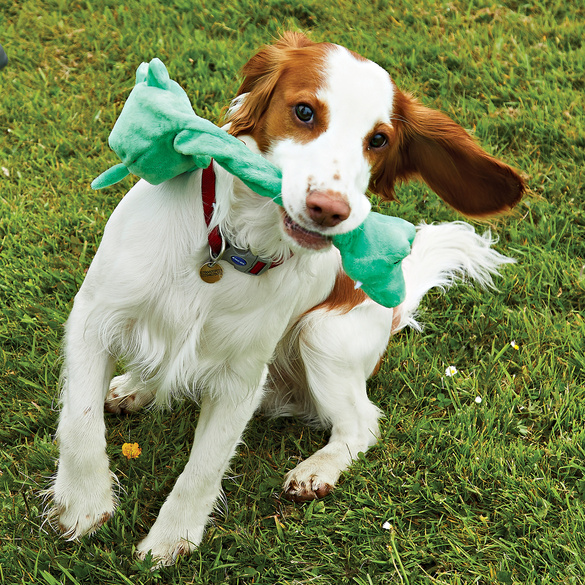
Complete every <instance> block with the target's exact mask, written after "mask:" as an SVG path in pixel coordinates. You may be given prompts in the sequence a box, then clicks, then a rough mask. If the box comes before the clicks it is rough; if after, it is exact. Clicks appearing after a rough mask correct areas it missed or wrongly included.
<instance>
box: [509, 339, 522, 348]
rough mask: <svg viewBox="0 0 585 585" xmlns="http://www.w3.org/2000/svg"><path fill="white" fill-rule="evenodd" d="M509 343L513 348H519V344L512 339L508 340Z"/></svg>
mask: <svg viewBox="0 0 585 585" xmlns="http://www.w3.org/2000/svg"><path fill="white" fill-rule="evenodd" d="M510 345H511V346H512V347H513V348H514V349H515V350H519V349H520V346H519V345H518V344H517V343H516V342H515V341H514V340H513V339H512V341H510Z"/></svg>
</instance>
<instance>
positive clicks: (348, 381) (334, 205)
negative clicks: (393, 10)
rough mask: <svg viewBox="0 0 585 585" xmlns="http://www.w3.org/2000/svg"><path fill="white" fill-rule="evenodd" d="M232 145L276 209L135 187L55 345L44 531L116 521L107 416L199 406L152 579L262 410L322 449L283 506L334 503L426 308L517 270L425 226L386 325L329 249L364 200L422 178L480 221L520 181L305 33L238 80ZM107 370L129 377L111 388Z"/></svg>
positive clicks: (188, 187) (365, 65) (360, 214)
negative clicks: (379, 377) (375, 391)
mask: <svg viewBox="0 0 585 585" xmlns="http://www.w3.org/2000/svg"><path fill="white" fill-rule="evenodd" d="M226 129H227V130H228V131H229V132H230V133H231V134H233V135H234V136H237V137H238V138H240V139H241V140H242V141H244V142H245V144H246V145H247V146H248V147H249V148H250V149H251V150H253V151H255V152H257V153H260V154H262V155H263V156H265V157H266V158H267V159H269V160H270V161H272V162H273V163H274V164H276V165H277V166H278V167H279V168H280V169H282V176H283V180H282V198H283V201H284V208H280V207H278V206H277V205H276V204H275V203H274V202H272V201H270V200H268V199H266V198H264V197H260V196H259V195H257V194H255V193H253V192H252V191H251V190H249V189H248V188H247V187H245V186H244V185H243V183H241V182H240V181H239V180H238V179H236V178H234V177H233V176H231V175H229V174H228V173H227V172H226V171H225V170H223V169H222V168H221V167H219V166H218V165H216V164H212V167H211V168H210V169H207V170H205V171H195V172H192V173H186V174H183V175H180V176H178V177H176V178H174V179H172V180H170V181H167V182H165V183H163V184H161V185H158V186H153V185H150V184H148V183H147V182H146V181H144V180H141V181H139V182H138V183H137V184H136V185H135V186H134V187H133V188H132V189H131V190H130V191H129V192H128V194H127V195H126V196H125V197H124V198H123V199H122V201H121V202H120V204H119V205H118V206H117V208H116V209H115V211H114V212H113V214H112V216H111V218H110V219H109V221H108V223H107V226H106V228H105V231H104V236H103V240H102V242H101V245H100V246H99V249H98V251H97V253H96V255H95V258H94V260H93V262H92V264H91V266H90V268H89V270H88V272H87V275H86V277H85V280H84V283H83V285H82V286H81V288H80V290H79V292H78V294H77V295H76V297H75V302H74V305H73V308H72V311H71V314H70V316H69V318H68V320H67V323H66V327H65V340H64V370H63V387H62V398H61V402H62V407H61V413H60V420H59V424H58V429H57V438H58V442H59V449H60V456H59V464H58V471H57V475H56V477H55V480H54V484H53V486H52V488H51V491H52V502H53V503H52V506H51V516H52V518H54V519H55V520H56V522H57V523H58V524H59V527H60V530H61V531H62V532H63V534H64V535H65V536H66V537H68V538H71V539H75V538H78V537H80V536H82V535H84V534H87V533H91V532H93V531H95V530H96V529H98V528H99V527H100V526H101V525H102V524H103V523H104V522H106V521H107V520H108V519H109V518H110V517H111V516H112V514H113V513H114V509H115V497H114V495H113V490H112V482H113V477H112V475H111V473H110V471H109V464H108V458H107V456H106V450H105V448H106V427H105V422H104V414H103V411H104V403H105V407H106V410H109V411H111V412H136V411H139V410H140V409H141V408H144V407H145V406H147V405H151V404H158V405H163V406H164V405H168V404H169V403H171V402H172V400H173V399H174V398H177V397H188V398H192V399H193V400H196V401H198V402H199V403H200V406H201V411H200V415H199V421H198V424H197V427H196V431H195V438H194V444H193V449H192V452H191V454H190V457H189V460H188V462H187V464H186V466H185V469H184V471H183V472H182V473H181V475H180V476H179V478H178V479H177V481H176V484H175V486H174V488H173V490H172V491H171V493H170V494H169V496H168V497H167V499H166V501H165V503H164V505H163V506H162V508H161V510H160V513H159V515H158V518H157V520H156V521H155V523H154V525H153V526H152V528H151V530H150V532H149V534H148V535H147V536H146V537H145V538H144V539H143V540H142V542H140V543H139V545H138V548H137V554H138V555H139V556H140V557H142V558H144V557H145V556H146V555H147V554H148V553H149V552H150V553H151V554H152V557H153V559H155V561H156V562H157V563H159V564H161V565H168V564H172V563H173V562H174V561H175V559H176V557H177V555H181V554H187V553H189V552H191V551H192V550H193V549H194V548H195V547H196V546H197V545H198V544H199V543H200V542H201V539H202V537H203V533H204V529H205V526H206V523H207V522H208V518H209V514H210V512H211V510H212V508H213V506H214V504H215V503H216V500H217V498H218V496H219V494H220V491H221V481H222V477H223V475H224V473H225V471H226V469H227V467H228V464H229V461H230V459H231V457H232V456H233V454H234V452H235V450H236V448H237V445H238V443H239V441H240V440H241V436H242V433H243V432H244V429H245V427H246V425H247V423H248V421H249V420H250V418H251V417H252V415H253V414H254V413H255V412H256V411H257V410H259V409H263V410H265V411H266V412H268V413H269V414H272V415H277V416H278V415H280V416H282V415H294V416H299V417H303V418H304V419H306V420H307V421H309V422H311V423H313V424H320V425H323V426H326V427H329V428H330V429H331V435H330V439H329V442H328V443H327V445H326V446H325V447H323V448H322V449H320V450H318V451H317V452H316V453H315V454H313V455H312V456H311V457H309V458H308V459H306V460H305V461H303V462H301V463H300V464H299V465H298V466H297V467H296V468H295V469H293V470H292V471H290V472H289V473H288V474H287V475H286V477H285V480H284V487H283V491H284V495H285V496H287V497H288V498H290V499H293V500H297V501H303V500H311V499H314V498H321V497H323V496H325V495H326V494H328V493H329V492H330V491H331V490H332V489H333V487H334V486H335V484H336V482H337V480H338V478H339V476H340V474H341V473H342V472H343V470H345V469H346V468H347V467H348V466H349V465H350V464H351V462H352V461H353V460H354V459H355V458H356V456H357V454H358V453H359V452H364V451H366V450H367V449H368V448H369V447H370V446H371V445H373V444H374V443H375V442H376V440H377V438H378V435H379V431H378V419H379V418H380V415H381V412H380V410H379V409H378V408H377V407H376V406H375V405H374V404H372V403H371V402H370V400H369V399H368V397H367V394H366V380H367V379H368V378H369V377H370V376H371V375H373V374H374V373H375V372H376V371H377V368H378V365H379V362H380V360H381V358H382V356H383V355H384V353H385V351H386V348H387V345H388V340H389V338H390V336H391V335H392V334H394V333H396V332H397V331H399V330H401V329H402V328H404V327H406V326H414V327H417V322H416V310H417V307H418V305H419V302H420V300H421V298H422V297H423V295H424V294H425V293H426V292H427V291H428V290H429V289H430V288H432V287H436V286H444V285H447V284H449V283H450V282H451V281H452V280H453V279H455V278H457V277H459V276H463V277H468V278H470V279H472V280H475V281H476V282H478V283H479V284H480V285H483V286H489V285H490V284H491V282H492V276H493V275H494V274H496V273H497V271H498V269H499V268H500V267H501V266H502V265H503V264H505V263H507V262H510V261H511V260H509V259H508V258H506V257H504V256H502V255H500V254H499V253H497V252H496V251H495V250H493V249H492V247H491V244H492V243H493V242H492V240H491V238H490V235H489V233H486V234H484V235H483V236H480V235H478V234H476V233H475V231H474V230H473V228H472V227H471V226H469V225H467V224H464V223H462V222H452V223H447V224H441V225H422V226H419V227H418V228H417V235H416V238H415V240H414V243H413V246H412V252H411V254H410V256H408V257H407V258H406V259H405V260H404V262H403V272H404V277H405V281H406V299H405V300H404V302H403V303H402V304H401V305H400V306H398V307H396V308H394V309H391V308H385V307H382V306H380V305H378V304H376V303H375V302H373V301H372V300H370V299H369V298H368V297H367V296H366V295H365V293H363V292H362V291H361V289H360V288H359V287H356V283H354V282H352V281H351V280H350V279H349V277H347V276H346V275H345V273H344V272H343V270H342V268H341V261H340V257H339V253H338V251H337V250H336V249H335V248H334V247H332V245H331V236H332V235H334V234H340V233H345V232H348V231H350V230H353V229H355V228H357V227H358V226H359V225H360V224H361V223H362V222H363V220H364V219H365V217H366V215H367V214H368V213H369V211H370V207H371V205H370V202H369V200H368V198H367V196H366V195H365V193H366V192H367V191H368V189H369V191H371V192H372V193H375V194H378V195H379V196H380V197H381V198H383V199H386V200H391V199H393V196H394V187H395V185H396V184H397V183H398V182H401V181H405V180H407V179H409V178H412V177H419V178H421V179H422V180H423V181H425V182H426V183H427V184H428V185H429V186H430V187H431V188H432V189H433V190H434V191H435V192H436V193H437V194H438V195H439V196H440V197H441V198H442V199H443V200H445V201H446V202H447V203H448V204H450V205H451V206H452V207H454V208H455V209H456V210H458V211H460V212H461V213H463V214H464V215H467V216H473V217H482V216H486V215H490V214H496V213H501V212H504V211H506V210H508V209H510V208H511V207H513V206H514V205H515V204H516V203H517V202H518V201H519V200H520V198H521V197H522V194H523V190H524V183H523V180H522V178H521V177H520V175H519V174H518V173H517V172H516V171H515V170H513V169H512V168H511V167H509V166H508V165H506V164H504V163H503V162H501V161H499V160H497V159H495V158H494V157H492V156H490V155H489V154H487V153H486V152H485V151H484V150H482V149H481V148H480V147H479V146H478V144H477V143H476V142H475V140H473V139H472V138H471V137H470V136H469V134H468V133H467V132H466V131H465V130H464V129H463V128H461V127H460V126H459V125H457V124H456V123H455V122H453V121H452V120H451V119H449V118H448V117H447V116H445V115H444V114H441V113H439V112H437V111H435V110H432V109H429V108H426V107H424V106H423V105H421V104H420V103H419V102H418V101H416V100H415V99H414V98H413V97H412V96H410V95H408V94H406V93H404V92H402V91H401V90H399V89H398V88H397V86H396V85H395V83H394V82H393V81H392V80H391V78H390V77H389V75H388V73H387V72H386V71H385V70H384V69H382V68H381V67H379V66H378V65H376V64H375V63H373V62H371V61H369V60H367V59H365V58H363V57H361V56H359V55H357V54H356V53H353V52H352V51H350V50H348V49H345V48H343V47H341V46H338V45H333V44H329V43H315V42H312V41H311V40H309V39H308V38H307V37H305V36H304V35H302V34H300V33H286V34H285V35H283V36H282V37H281V38H280V39H279V40H278V41H277V42H275V43H274V44H272V45H269V46H266V47H264V48H262V49H261V50H260V51H259V52H258V53H257V54H256V55H255V56H253V57H252V59H251V60H250V61H249V62H248V63H247V65H245V67H244V70H243V83H242V85H241V87H240V90H239V92H238V95H237V97H236V98H235V99H234V101H233V102H232V105H231V108H230V109H229V110H228V112H227V114H226ZM209 182H211V184H212V187H211V189H212V191H213V193H212V195H211V196H210V195H209V194H208V192H209V189H208V188H207V187H206V185H207V184H208V183H209ZM206 197H207V198H209V197H211V198H212V200H211V201H209V199H208V200H207V203H206V205H207V206H208V208H209V209H211V210H212V212H211V213H208V214H206V213H205V211H204V204H203V203H202V198H203V199H204V198H206ZM209 206H210V207H209ZM216 228H217V229H216ZM212 233H215V234H216V235H217V234H218V233H219V244H220V245H221V248H222V249H223V252H224V254H223V256H220V254H221V253H222V250H219V251H218V250H215V249H214V246H213V245H212V244H211V243H210V242H211V236H210V234H212ZM225 248H227V249H228V250H230V254H231V255H232V256H234V257H236V258H239V260H238V261H235V263H234V261H230V259H229V258H228V256H229V255H230V254H228V255H226V253H225ZM234 251H235V252H234ZM232 252H234V253H233V254H232ZM247 260H250V265H251V267H248V268H247V269H245V270H244V271H242V270H241V268H242V267H241V266H239V264H238V263H241V262H243V261H246V262H247ZM205 267H207V268H211V269H212V270H210V271H208V272H206V271H205V270H204V269H205ZM119 358H122V359H123V360H124V363H125V364H126V366H127V372H126V373H125V374H123V375H121V376H117V377H115V378H113V379H112V377H113V375H114V369H115V365H116V362H117V360H118V359H119Z"/></svg>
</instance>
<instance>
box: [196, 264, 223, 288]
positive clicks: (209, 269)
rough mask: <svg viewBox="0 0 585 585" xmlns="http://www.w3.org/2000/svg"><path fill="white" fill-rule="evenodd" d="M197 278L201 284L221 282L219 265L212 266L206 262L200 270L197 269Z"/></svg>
mask: <svg viewBox="0 0 585 585" xmlns="http://www.w3.org/2000/svg"><path fill="white" fill-rule="evenodd" d="M199 276H200V277H201V280H202V281H203V282H208V283H209V284H213V283H214V282H217V281H218V280H221V278H222V276H223V268H222V267H221V266H220V265H219V264H212V263H211V262H206V263H205V264H204V265H203V266H202V267H201V268H200V269H199Z"/></svg>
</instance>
